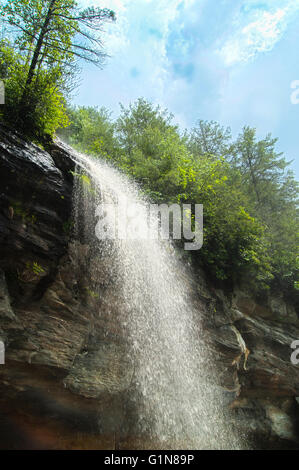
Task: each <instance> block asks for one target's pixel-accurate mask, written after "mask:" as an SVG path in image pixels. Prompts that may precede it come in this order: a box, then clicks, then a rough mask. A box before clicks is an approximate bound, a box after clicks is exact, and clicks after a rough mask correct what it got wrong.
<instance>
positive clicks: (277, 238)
mask: <svg viewBox="0 0 299 470" xmlns="http://www.w3.org/2000/svg"><path fill="white" fill-rule="evenodd" d="M68 114H69V119H70V122H71V124H70V126H69V127H68V128H67V129H65V130H63V131H62V132H60V134H61V136H62V137H63V138H64V139H66V140H67V141H68V142H69V143H70V144H71V145H73V146H75V147H77V148H78V149H79V150H81V151H84V152H87V153H89V154H93V155H94V156H96V157H97V156H99V157H101V158H103V157H104V158H106V159H107V160H110V161H111V162H112V163H113V164H115V165H116V166H117V167H119V168H121V169H122V170H123V171H125V172H126V173H127V174H128V175H130V176H132V177H133V178H134V179H135V180H137V181H138V182H139V184H140V186H141V187H142V188H143V190H144V191H145V192H146V193H147V194H148V195H149V196H150V198H151V199H153V200H155V201H157V202H168V203H169V202H181V203H184V202H188V203H202V204H203V205H204V246H203V248H202V249H201V250H200V251H199V252H197V253H194V254H193V259H194V261H195V263H196V264H198V263H200V264H201V265H203V266H204V267H205V269H206V270H208V271H209V273H210V274H211V276H212V277H213V278H214V279H215V278H216V279H219V280H220V281H226V282H228V281H230V282H235V281H238V280H239V279H240V277H241V278H243V279H246V280H247V281H248V282H249V283H250V285H251V286H252V287H256V288H257V290H260V289H267V288H269V287H270V286H272V287H274V288H279V289H282V290H283V291H284V292H285V293H287V294H288V296H295V294H296V292H295V291H296V286H297V284H296V282H297V276H298V257H297V253H298V233H299V226H298V183H297V182H296V181H295V179H294V175H293V173H292V171H290V170H289V169H288V166H289V164H288V162H287V161H286V160H285V158H284V157H283V155H282V154H280V153H277V151H276V148H275V146H276V142H277V139H273V138H272V137H271V135H267V136H266V137H265V138H264V139H262V140H258V139H257V137H256V130H255V129H252V128H250V127H244V128H243V130H242V132H241V133H240V135H239V136H238V138H237V139H235V140H234V139H233V138H232V135H231V131H230V129H229V128H227V129H225V128H222V127H221V126H220V125H219V124H217V123H216V122H206V121H202V120H201V121H199V122H198V123H197V126H196V127H195V128H194V129H193V130H191V131H190V132H185V133H181V132H180V130H179V128H178V127H177V126H175V125H174V124H173V122H172V121H173V116H172V115H171V114H169V113H168V112H167V111H163V110H162V109H160V108H159V107H154V106H153V105H152V104H151V103H149V102H147V101H145V100H144V99H139V100H138V101H137V102H136V103H135V104H132V105H130V106H129V107H128V108H125V107H122V109H121V114H120V116H119V118H118V119H117V120H116V121H112V119H111V117H110V114H109V112H108V111H107V110H106V109H103V108H102V109H96V108H85V107H81V108H70V109H69V110H68Z"/></svg>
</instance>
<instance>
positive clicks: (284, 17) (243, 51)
mask: <svg viewBox="0 0 299 470" xmlns="http://www.w3.org/2000/svg"><path fill="white" fill-rule="evenodd" d="M274 3H275V2H274ZM280 3H283V2H280ZM272 5H273V3H272ZM249 6H250V4H249ZM249 6H248V8H249ZM265 8H266V7H264V9H263V10H261V9H254V12H253V17H254V18H253V19H252V18H250V14H248V10H247V12H246V13H247V14H246V17H245V18H246V20H247V24H246V23H245V25H244V19H243V18H242V17H241V16H240V14H239V18H238V19H236V20H235V21H236V23H237V27H236V28H235V31H234V32H233V34H232V35H231V36H230V37H228V39H227V40H226V42H225V44H224V45H223V46H222V47H221V48H220V49H219V50H218V52H219V54H220V56H221V57H222V59H223V61H224V64H225V65H226V66H231V65H235V64H238V63H241V62H248V61H249V60H250V59H252V58H254V57H255V56H256V55H257V54H259V53H262V52H267V51H270V50H272V49H273V47H274V46H275V44H276V43H277V42H278V41H279V40H280V39H281V37H282V36H283V34H284V32H285V31H286V29H287V27H288V25H289V23H290V22H291V21H292V19H293V18H294V14H295V13H296V12H297V11H299V1H298V0H292V1H291V2H290V1H288V2H287V3H286V5H285V7H284V8H276V9H275V10H272V11H271V9H270V11H269V10H268V9H265ZM249 12H250V9H249ZM248 16H249V18H250V20H249V22H248Z"/></svg>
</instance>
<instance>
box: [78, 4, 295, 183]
mask: <svg viewBox="0 0 299 470" xmlns="http://www.w3.org/2000/svg"><path fill="white" fill-rule="evenodd" d="M80 3H81V4H82V5H84V6H89V5H96V6H100V7H107V8H111V9H113V10H114V11H115V13H116V16H117V21H116V23H113V24H111V25H105V28H104V29H105V32H104V33H103V37H102V38H103V43H104V47H105V50H106V52H107V53H108V54H109V58H108V59H107V61H106V65H105V67H104V69H103V70H99V69H98V68H96V67H94V66H92V65H86V64H85V65H83V69H82V75H81V83H80V86H79V88H78V90H77V92H76V94H75V96H74V97H73V101H74V103H75V104H77V105H86V106H89V105H90V106H94V105H95V106H105V107H107V108H108V109H109V110H111V111H112V112H113V117H115V118H116V117H117V116H118V114H119V109H120V108H119V103H122V104H124V105H128V104H129V103H130V102H134V101H135V100H136V99H137V98H139V97H144V98H146V99H148V100H150V101H152V102H153V103H155V104H159V105H160V106H162V107H163V108H167V109H168V110H169V111H170V112H172V113H173V114H174V122H175V123H177V124H179V125H180V127H181V128H182V129H185V128H187V129H190V128H192V127H193V126H195V125H196V121H198V120H199V119H205V120H215V121H217V122H219V123H220V124H222V125H223V126H229V127H231V129H232V132H233V135H234V136H237V135H238V133H239V132H240V131H241V129H242V127H243V126H244V125H250V126H252V127H255V128H256V129H257V135H258V136H259V137H260V138H263V137H264V136H265V135H266V134H268V133H272V135H273V136H274V137H278V139H279V141H278V144H277V148H278V150H279V151H282V152H284V153H285V156H286V158H287V159H288V160H293V163H292V168H293V169H294V170H295V173H296V176H297V179H298V178H299V129H298V122H299V91H298V93H296V89H298V90H299V54H298V50H299V0H260V1H255V0H103V1H99V0H81V2H80ZM296 81H297V83H296ZM292 86H293V87H296V88H292Z"/></svg>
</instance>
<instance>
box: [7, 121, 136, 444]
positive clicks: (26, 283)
mask: <svg viewBox="0 0 299 470" xmlns="http://www.w3.org/2000/svg"><path fill="white" fill-rule="evenodd" d="M74 169H75V164H74V162H73V161H72V159H71V158H70V155H68V153H67V152H66V151H65V150H64V149H63V148H60V147H59V145H57V144H53V145H52V147H51V148H50V149H49V151H47V152H46V151H44V150H42V149H40V148H39V147H37V146H35V145H32V144H28V143H26V142H25V141H24V140H23V139H22V137H21V136H19V135H17V134H14V133H11V132H9V131H8V130H7V129H5V128H3V127H1V128H0V340H1V341H3V342H4V343H5V365H1V366H0V423H1V425H0V447H1V448H65V449H68V448H83V449H84V448H114V447H115V446H116V444H115V430H116V427H119V426H121V423H122V419H123V418H122V416H123V413H124V412H123V409H122V407H123V404H122V401H121V393H122V392H123V390H124V389H125V388H126V387H128V383H129V382H130V380H131V376H132V373H131V372H130V368H129V367H126V368H123V367H122V362H121V359H122V357H123V355H124V354H123V351H122V347H121V345H120V344H119V339H118V337H117V334H116V333H115V328H114V329H113V328H110V331H109V335H108V334H107V328H106V324H105V306H103V307H102V316H101V318H100V317H99V315H98V312H99V299H98V297H97V296H94V295H93V293H92V292H89V291H88V289H87V287H86V286H88V285H89V279H88V266H86V264H87V263H86V260H87V259H88V256H89V254H88V250H89V247H88V246H82V245H81V244H80V243H79V242H74V241H73V242H72V243H70V234H71V231H72V189H73V188H72V186H73V177H72V173H71V171H73V170H74ZM110 322H111V320H110ZM106 323H107V324H108V322H106ZM96 332H98V336H97V333H96ZM104 340H105V341H104ZM95 398H97V400H95ZM99 436H100V438H99Z"/></svg>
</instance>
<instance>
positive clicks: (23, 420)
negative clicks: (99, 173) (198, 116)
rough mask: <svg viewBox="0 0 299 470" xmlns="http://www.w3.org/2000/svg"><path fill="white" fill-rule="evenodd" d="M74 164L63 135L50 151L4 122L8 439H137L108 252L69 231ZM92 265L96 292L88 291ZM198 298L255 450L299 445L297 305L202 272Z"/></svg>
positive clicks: (0, 292) (0, 208) (1, 324)
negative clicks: (227, 289) (228, 293)
mask: <svg viewBox="0 0 299 470" xmlns="http://www.w3.org/2000/svg"><path fill="white" fill-rule="evenodd" d="M74 166H75V165H74V162H73V160H72V158H71V156H70V155H69V154H68V152H67V150H65V149H64V148H63V147H61V146H60V145H59V144H58V143H56V144H53V145H52V146H51V148H49V149H48V150H47V151H45V150H42V149H40V148H39V147H37V146H35V145H32V144H28V143H26V142H25V141H24V139H22V137H21V136H19V135H17V134H15V133H11V132H9V131H8V130H7V129H5V128H4V127H0V340H1V341H3V342H4V343H5V349H6V351H5V352H6V355H5V365H0V447H3V448H16V449H20V448H38V449H44V448H46V449H48V448H57V449H72V448H79V449H80V448H82V449H86V448H94V449H100V448H103V449H115V448H123V449H125V448H127V449H128V448H138V446H139V444H138V443H137V441H138V439H137V438H138V436H137V437H136V438H132V436H130V435H129V434H128V429H129V425H128V423H129V422H130V416H129V415H128V410H127V407H126V397H127V396H128V394H130V385H131V382H132V376H133V370H132V367H131V365H130V363H129V361H127V356H126V351H125V344H124V342H123V339H122V332H121V331H120V326H119V325H120V322H119V321H118V316H119V315H121V313H122V312H121V311H120V310H121V309H120V307H119V304H118V302H119V299H118V297H117V289H115V287H114V286H113V279H110V277H109V273H110V276H111V269H107V267H108V266H109V263H110V262H111V261H110V260H109V259H104V258H101V259H98V258H95V257H94V253H93V252H92V250H91V249H90V247H89V246H88V245H84V244H82V241H81V242H80V240H74V237H71V236H70V235H71V232H72V186H73V177H72V173H71V172H72V171H73V170H74ZM95 269H96V270H97V282H98V283H99V282H100V285H99V286H98V288H99V290H98V291H97V292H93V291H91V290H90V285H92V282H93V280H92V279H90V276H92V273H93V272H95ZM194 298H195V299H196V302H197V303H198V309H199V311H200V312H201V314H203V315H204V325H205V329H206V331H207V332H208V335H209V337H210V342H209V346H210V348H211V351H212V353H213V357H214V358H215V361H216V362H217V364H218V367H219V374H218V383H217V384H215V386H219V387H221V388H222V389H223V390H224V392H225V394H226V398H227V406H229V407H231V409H232V410H233V413H234V425H235V426H236V427H237V428H238V430H239V432H242V433H243V432H245V433H247V435H248V436H249V439H250V441H251V442H252V445H255V446H256V447H257V448H278V449H282V448H298V447H299V444H298V442H299V441H298V421H299V419H298V418H299V412H298V410H299V404H298V401H299V399H298V397H299V366H295V365H292V364H291V360H290V357H291V354H292V349H291V348H290V345H291V343H292V341H294V340H299V321H298V317H297V314H296V312H295V311H294V309H293V308H292V307H291V306H288V305H287V304H286V302H285V301H284V300H283V299H281V298H279V296H276V297H269V299H266V300H265V302H263V304H261V303H258V302H256V301H255V300H254V299H253V298H252V297H251V296H250V293H247V292H243V291H241V290H239V291H236V292H235V294H234V296H233V297H232V298H231V299H228V298H227V297H225V296H224V294H223V292H221V291H217V290H215V289H213V286H210V285H209V284H208V283H207V282H206V281H205V276H204V273H202V274H201V275H200V276H199V277H198V279H197V280H196V283H195V286H194ZM296 398H297V399H296ZM126 432H127V434H126ZM132 439H133V440H132ZM136 439H137V440H136ZM142 445H144V444H142V443H140V446H142Z"/></svg>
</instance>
